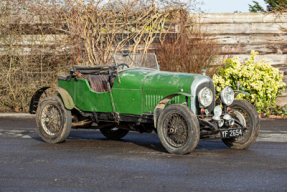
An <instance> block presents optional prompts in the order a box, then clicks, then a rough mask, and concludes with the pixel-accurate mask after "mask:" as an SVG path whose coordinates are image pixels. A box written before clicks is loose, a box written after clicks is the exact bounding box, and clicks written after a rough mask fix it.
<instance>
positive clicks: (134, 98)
mask: <svg viewBox="0 0 287 192" xmlns="http://www.w3.org/2000/svg"><path fill="white" fill-rule="evenodd" d="M119 76H120V80H121V83H119V81H118V79H117V77H116V79H115V82H114V85H113V87H112V89H111V93H109V92H105V93H96V92H94V91H92V90H91V88H90V86H89V83H88V81H87V80H86V79H79V80H78V81H76V80H75V79H72V80H71V81H70V82H69V81H63V80H59V81H58V84H59V87H62V88H64V89H65V90H67V92H68V93H69V94H70V95H71V97H72V99H73V101H74V103H75V106H77V107H78V108H79V109H81V110H82V111H90V112H113V106H112V102H111V101H113V104H114V110H115V111H116V112H118V113H120V114H135V115H142V114H143V113H153V111H154V108H155V106H156V105H157V104H158V103H159V102H160V101H161V100H162V99H163V98H164V97H166V96H168V95H171V94H180V95H179V96H176V97H174V98H173V99H172V100H171V101H169V104H173V103H184V102H186V97H188V98H189V97H191V95H190V92H191V91H190V88H191V84H192V82H193V80H194V78H195V77H196V76H197V75H195V74H187V73H172V72H162V71H158V70H149V69H134V70H126V71H123V72H121V73H120V75H119ZM182 90H183V91H182ZM111 97H112V99H111Z"/></svg>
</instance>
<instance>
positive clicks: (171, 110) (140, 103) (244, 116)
mask: <svg viewBox="0 0 287 192" xmlns="http://www.w3.org/2000/svg"><path fill="white" fill-rule="evenodd" d="M114 62H115V64H114V65H106V66H83V65H82V66H72V68H71V71H70V72H69V74H68V75H66V76H59V77H58V87H53V88H54V89H56V90H57V92H58V94H57V95H55V96H53V97H46V98H45V99H43V100H42V101H41V102H40V104H38V103H39V100H40V97H41V95H42V94H43V93H44V92H45V91H46V90H47V89H49V88H50V87H43V88H41V89H39V90H38V91H37V92H36V93H35V94H34V95H33V97H32V99H31V103H30V113H31V114H35V113H36V122H37V129H38V132H39V135H40V136H41V138H42V139H43V140H44V141H46V142H48V143H59V142H62V141H64V140H65V139H66V138H67V137H68V135H69V133H70V131H71V128H85V129H88V128H91V129H100V131H101V133H102V134H103V135H104V136H105V137H107V138H108V139H121V138H122V137H124V136H125V135H126V134H127V133H128V132H129V131H138V132H141V133H142V132H148V133H150V132H152V131H155V132H156V133H157V134H158V137H159V139H160V141H161V143H162V145H163V146H164V147H165V149H166V150H167V151H168V152H170V153H175V154H186V153H189V152H191V151H192V150H193V149H194V148H195V147H196V146H197V143H198V141H199V139H222V141H223V142H224V143H225V144H226V145H227V146H229V147H230V148H235V149H245V148H248V147H250V146H251V145H252V144H253V143H254V142H255V140H256V138H257V136H258V133H259V129H260V126H259V117H258V114H257V112H256V110H255V108H254V107H253V106H252V105H251V104H250V103H248V102H246V101H243V100H234V98H236V96H237V94H238V93H245V92H243V91H242V90H240V89H239V87H240V86H239V87H238V90H235V92H236V94H234V90H233V89H231V88H230V87H226V88H224V89H223V90H222V92H221V93H220V98H219V99H217V100H215V89H214V84H213V82H212V80H211V79H210V78H209V77H208V76H206V75H205V73H203V74H188V73H174V72H166V71H160V67H159V65H158V63H157V59H156V55H155V54H129V53H123V54H114ZM245 94H248V93H245Z"/></svg>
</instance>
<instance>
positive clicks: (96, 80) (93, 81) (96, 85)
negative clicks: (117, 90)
mask: <svg viewBox="0 0 287 192" xmlns="http://www.w3.org/2000/svg"><path fill="white" fill-rule="evenodd" d="M114 81H115V77H111V76H108V75H90V76H89V83H90V86H91V89H92V90H93V91H95V92H98V93H104V92H107V91H109V88H108V82H109V83H110V86H111V87H113V84H114Z"/></svg>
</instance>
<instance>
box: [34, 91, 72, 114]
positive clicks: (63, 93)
mask: <svg viewBox="0 0 287 192" xmlns="http://www.w3.org/2000/svg"><path fill="white" fill-rule="evenodd" d="M50 88H52V89H55V90H56V91H58V93H59V94H60V96H61V98H62V101H63V102H64V105H65V107H66V109H68V110H72V109H73V108H74V107H75V104H74V102H73V99H72V97H71V96H70V94H69V93H68V92H67V91H66V90H65V89H63V88H61V87H42V88H41V89H39V90H38V91H36V92H35V93H34V95H33V97H32V99H31V102H30V107H29V113H31V114H35V113H36V111H37V107H38V104H39V100H40V97H41V96H42V94H43V93H44V92H45V91H46V90H47V89H50Z"/></svg>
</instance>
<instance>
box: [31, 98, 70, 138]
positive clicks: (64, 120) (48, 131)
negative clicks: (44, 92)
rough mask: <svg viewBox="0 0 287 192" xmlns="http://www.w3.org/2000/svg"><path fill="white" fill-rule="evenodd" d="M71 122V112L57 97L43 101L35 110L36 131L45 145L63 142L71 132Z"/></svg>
mask: <svg viewBox="0 0 287 192" xmlns="http://www.w3.org/2000/svg"><path fill="white" fill-rule="evenodd" d="M71 122H72V119H71V111H69V110H67V109H66V108H65V106H64V104H63V102H62V100H61V99H60V98H59V97H58V96H54V97H47V98H45V99H43V101H42V102H41V103H40V105H39V106H38V108H37V112H36V123H37V130H38V132H39V135H40V137H41V138H42V139H43V140H44V141H46V142H47V143H59V142H62V141H64V140H65V139H66V138H67V137H68V135H69V133H70V131H71Z"/></svg>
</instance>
